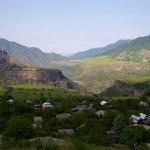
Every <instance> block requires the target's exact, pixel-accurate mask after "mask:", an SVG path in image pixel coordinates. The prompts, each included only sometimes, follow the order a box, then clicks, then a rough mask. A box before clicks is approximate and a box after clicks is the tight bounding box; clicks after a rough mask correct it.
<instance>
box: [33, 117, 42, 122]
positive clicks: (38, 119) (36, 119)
mask: <svg viewBox="0 0 150 150" xmlns="http://www.w3.org/2000/svg"><path fill="white" fill-rule="evenodd" d="M34 122H43V118H42V117H40V116H37V117H34Z"/></svg>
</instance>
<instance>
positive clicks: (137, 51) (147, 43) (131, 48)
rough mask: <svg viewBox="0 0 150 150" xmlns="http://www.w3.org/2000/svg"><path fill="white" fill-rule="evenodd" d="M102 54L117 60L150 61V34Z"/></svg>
mask: <svg viewBox="0 0 150 150" xmlns="http://www.w3.org/2000/svg"><path fill="white" fill-rule="evenodd" d="M102 55H107V56H110V57H112V58H115V59H117V60H126V61H128V60H129V61H137V62H139V61H143V62H150V35H149V36H145V37H139V38H136V39H135V40H132V41H130V42H128V43H126V44H124V45H121V46H119V47H117V48H115V49H113V50H112V51H109V52H105V53H103V54H102Z"/></svg>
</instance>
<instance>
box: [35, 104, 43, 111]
mask: <svg viewBox="0 0 150 150" xmlns="http://www.w3.org/2000/svg"><path fill="white" fill-rule="evenodd" d="M34 110H35V112H41V111H42V106H41V105H40V104H36V105H34Z"/></svg>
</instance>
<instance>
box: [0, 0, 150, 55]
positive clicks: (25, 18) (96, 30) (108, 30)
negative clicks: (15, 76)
mask: <svg viewBox="0 0 150 150" xmlns="http://www.w3.org/2000/svg"><path fill="white" fill-rule="evenodd" d="M149 34H150V0H0V37H1V38H5V39H7V40H10V41H15V42H18V43H20V44H23V45H26V46H29V47H39V48H40V49H41V50H43V51H46V52H52V51H53V52H56V53H61V54H71V53H75V52H78V51H83V50H86V49H90V48H95V47H100V46H105V45H107V44H109V43H111V42H116V41H117V40H119V39H133V38H136V37H138V36H145V35H149Z"/></svg>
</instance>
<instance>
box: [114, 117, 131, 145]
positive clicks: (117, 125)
mask: <svg viewBox="0 0 150 150" xmlns="http://www.w3.org/2000/svg"><path fill="white" fill-rule="evenodd" d="M129 124H130V120H129V119H128V118H126V117H125V116H123V115H119V116H117V117H116V118H115V120H114V122H113V127H112V131H114V134H113V136H112V142H113V143H118V142H119V139H120V134H121V131H122V129H123V128H124V127H125V126H126V125H129Z"/></svg>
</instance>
